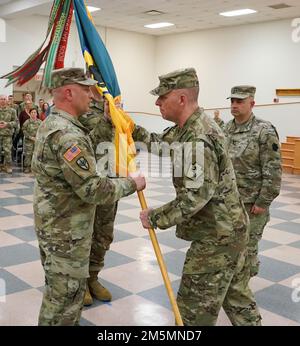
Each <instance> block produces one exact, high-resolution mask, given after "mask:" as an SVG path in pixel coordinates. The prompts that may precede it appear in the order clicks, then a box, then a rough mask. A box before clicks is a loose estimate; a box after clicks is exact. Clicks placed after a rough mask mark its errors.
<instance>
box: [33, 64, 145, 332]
mask: <svg viewBox="0 0 300 346" xmlns="http://www.w3.org/2000/svg"><path fill="white" fill-rule="evenodd" d="M94 84H95V81H93V80H91V79H88V78H87V77H86V76H85V75H84V72H83V70H82V69H79V68H70V69H59V70H54V71H53V72H52V87H53V90H52V94H53V97H54V102H55V108H53V109H52V112H51V115H50V116H49V117H47V119H46V120H45V121H44V122H43V123H42V124H41V126H40V127H39V129H38V132H37V136H36V143H35V149H34V154H33V159H32V165H31V167H32V171H33V172H34V174H35V178H36V181H35V187H34V200H33V207H34V218H35V229H36V233H37V238H38V241H39V248H40V254H41V260H42V264H43V267H44V271H45V286H46V287H45V292H44V296H43V302H42V306H41V310H40V315H39V325H76V324H78V323H79V319H80V315H81V310H82V306H83V298H84V293H85V289H86V279H87V277H88V276H89V256H90V249H91V241H92V233H93V223H94V217H95V210H96V205H97V204H101V205H105V204H107V203H108V204H112V203H114V202H116V201H117V200H118V199H120V198H121V197H124V196H127V195H130V194H131V193H133V192H135V191H136V190H141V189H143V188H144V187H145V179H144V178H143V177H141V176H138V177H135V178H131V177H129V178H120V179H113V180H112V179H109V178H102V177H100V176H99V175H98V174H97V171H96V160H95V153H94V149H93V143H92V139H91V137H90V135H91V136H93V135H94V133H93V131H92V133H91V134H90V135H89V131H88V129H86V128H85V127H84V126H83V125H82V124H81V123H80V122H79V121H78V117H79V116H80V115H82V114H84V113H86V112H87V111H88V105H89V103H90V101H91V91H90V88H89V87H90V86H91V85H94ZM98 130H99V131H100V132H101V129H98ZM100 134H101V133H100Z"/></svg>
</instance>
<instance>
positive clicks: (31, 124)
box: [23, 108, 42, 173]
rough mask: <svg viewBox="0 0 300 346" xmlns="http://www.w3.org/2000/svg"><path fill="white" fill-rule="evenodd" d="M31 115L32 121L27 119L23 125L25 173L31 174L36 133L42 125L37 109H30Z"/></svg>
mask: <svg viewBox="0 0 300 346" xmlns="http://www.w3.org/2000/svg"><path fill="white" fill-rule="evenodd" d="M29 114H30V119H27V120H26V121H25V122H24V124H23V134H24V139H23V154H24V155H25V159H24V170H23V171H24V173H30V172H31V160H32V155H33V150H34V145H35V138H36V133H37V130H38V128H39V126H40V125H41V123H42V120H40V119H38V117H37V111H36V109H35V108H32V109H30V111H29Z"/></svg>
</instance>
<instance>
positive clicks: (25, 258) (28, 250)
mask: <svg viewBox="0 0 300 346" xmlns="http://www.w3.org/2000/svg"><path fill="white" fill-rule="evenodd" d="M38 259H40V253H39V250H38V249H37V248H36V247H35V246H32V245H30V244H26V243H23V244H17V245H11V246H4V247H1V248H0V263H1V266H2V267H3V268H4V267H8V266H12V265H17V264H21V263H26V262H31V261H36V260H38Z"/></svg>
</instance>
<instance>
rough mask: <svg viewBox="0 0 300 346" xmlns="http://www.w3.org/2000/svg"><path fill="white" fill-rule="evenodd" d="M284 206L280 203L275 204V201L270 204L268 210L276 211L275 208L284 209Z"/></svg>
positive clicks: (284, 204)
mask: <svg viewBox="0 0 300 346" xmlns="http://www.w3.org/2000/svg"><path fill="white" fill-rule="evenodd" d="M286 205H287V204H286V203H282V202H277V201H275V202H272V204H271V207H270V209H271V210H272V209H277V208H280V207H284V206H286Z"/></svg>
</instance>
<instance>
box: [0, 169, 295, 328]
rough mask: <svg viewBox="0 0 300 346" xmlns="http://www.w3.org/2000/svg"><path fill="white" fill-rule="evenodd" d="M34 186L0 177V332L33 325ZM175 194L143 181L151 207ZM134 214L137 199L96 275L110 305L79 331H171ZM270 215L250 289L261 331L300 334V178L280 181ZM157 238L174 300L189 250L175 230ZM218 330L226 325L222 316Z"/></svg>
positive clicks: (127, 207)
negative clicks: (286, 329)
mask: <svg viewBox="0 0 300 346" xmlns="http://www.w3.org/2000/svg"><path fill="white" fill-rule="evenodd" d="M155 167H157V166H155ZM155 167H154V171H155ZM33 181H34V180H33V177H32V176H28V175H26V176H25V175H23V174H22V173H18V170H17V168H15V169H14V173H13V175H12V176H9V175H5V174H3V173H1V175H0V325H36V324H37V317H38V312H39V308H40V304H41V300H42V291H43V280H44V277H43V271H42V267H41V264H40V259H39V251H38V245H37V241H36V237H35V232H34V227H33V211H32V191H33ZM173 194H174V190H173V187H172V183H171V180H170V178H161V177H156V178H147V189H146V191H145V195H146V199H147V203H148V205H149V206H158V205H162V204H163V203H165V202H166V201H168V200H170V199H171V198H172V196H173ZM139 209H140V208H139V202H138V199H137V196H136V195H133V196H130V197H128V198H125V199H123V200H122V201H121V202H120V204H119V209H118V215H117V219H116V223H115V240H114V243H113V244H112V246H111V250H110V251H109V252H108V253H107V256H106V264H105V269H104V270H103V272H102V274H101V279H102V282H103V283H104V284H105V285H106V286H107V287H108V288H109V289H110V290H111V292H112V294H113V301H112V302H111V303H100V302H95V304H94V305H93V306H91V307H89V308H85V309H84V311H83V314H82V322H81V323H82V325H128V326H131V325H145V326H146V325H161V326H167V325H174V317H173V314H172V312H171V310H170V304H169V301H168V298H167V294H166V292H165V288H164V285H163V281H162V277H161V274H160V271H159V267H158V265H157V262H156V259H155V255H154V251H153V249H152V244H151V241H150V240H149V236H148V234H147V231H145V230H144V229H143V228H142V227H141V224H140V222H139V220H138V215H139ZM271 215H272V218H271V221H270V223H269V224H268V227H267V229H266V230H265V233H264V236H263V240H262V241H261V242H260V258H261V262H262V263H261V270H260V273H259V275H258V276H257V277H256V278H254V279H252V281H251V286H252V288H253V290H254V292H255V295H256V299H257V301H258V304H259V307H260V310H261V313H262V316H263V325H273V326H274V325H297V326H300V301H299V300H300V176H291V175H285V176H284V181H283V186H282V191H281V194H280V196H279V197H278V198H277V199H276V201H275V202H274V203H273V205H272V209H271ZM157 238H158V240H159V243H160V245H161V250H162V253H163V255H164V259H165V262H166V265H167V268H168V271H169V276H170V279H171V282H172V286H173V288H174V291H175V292H176V291H177V289H178V285H179V280H180V275H181V269H182V265H183V261H184V257H185V251H186V249H187V247H188V245H189V244H188V243H187V242H185V241H182V240H180V239H177V238H176V237H175V234H174V229H168V230H158V231H157ZM297 301H298V302H297ZM218 325H230V323H229V321H228V319H227V317H226V315H225V313H224V312H223V311H222V312H221V314H220V317H219V320H218Z"/></svg>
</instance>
